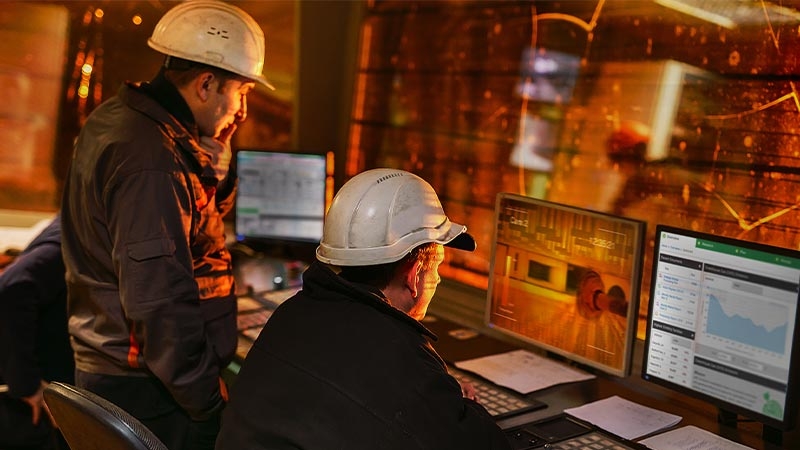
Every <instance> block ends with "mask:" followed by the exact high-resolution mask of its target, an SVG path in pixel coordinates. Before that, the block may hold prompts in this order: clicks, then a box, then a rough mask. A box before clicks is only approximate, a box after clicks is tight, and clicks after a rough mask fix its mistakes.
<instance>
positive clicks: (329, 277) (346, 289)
mask: <svg viewBox="0 0 800 450" xmlns="http://www.w3.org/2000/svg"><path fill="white" fill-rule="evenodd" d="M317 289H320V290H325V291H333V292H335V293H336V294H339V296H340V297H346V298H348V299H349V300H351V301H355V302H359V303H363V304H366V305H369V306H371V307H373V308H375V309H377V310H378V311H380V312H382V313H384V314H387V315H389V316H391V317H393V318H395V319H397V320H399V321H400V322H402V323H405V324H407V325H408V326H410V327H412V328H414V329H415V330H416V331H417V332H419V333H421V334H423V335H425V336H427V337H429V338H430V339H431V340H433V341H437V340H438V339H439V338H438V337H437V336H436V334H435V333H434V332H433V331H431V330H429V329H428V328H427V327H426V326H425V325H423V324H422V323H420V322H419V321H418V320H416V319H414V318H412V317H410V316H409V315H408V314H406V313H404V312H403V311H400V310H399V309H397V308H395V307H394V306H392V305H390V304H389V300H388V299H387V298H386V296H385V295H384V293H383V292H381V291H380V290H379V289H376V288H374V287H372V286H366V285H364V284H360V283H351V282H349V281H347V280H345V279H344V278H342V277H340V276H339V275H337V274H336V273H334V272H333V270H331V269H330V267H328V266H326V265H325V264H322V263H320V262H319V261H315V262H314V263H312V264H311V266H309V268H308V269H306V272H305V273H304V274H303V290H304V291H308V292H309V294H311V295H314V291H315V290H317ZM319 297H322V298H324V296H319Z"/></svg>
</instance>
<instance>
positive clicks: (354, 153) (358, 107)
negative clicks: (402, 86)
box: [345, 25, 372, 177]
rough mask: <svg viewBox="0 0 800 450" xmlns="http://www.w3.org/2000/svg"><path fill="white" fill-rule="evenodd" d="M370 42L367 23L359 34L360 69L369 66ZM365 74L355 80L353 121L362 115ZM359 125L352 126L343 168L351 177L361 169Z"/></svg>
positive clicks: (370, 33) (370, 37)
mask: <svg viewBox="0 0 800 450" xmlns="http://www.w3.org/2000/svg"><path fill="white" fill-rule="evenodd" d="M371 42H372V27H371V26H369V25H367V26H365V27H364V34H363V35H362V36H361V43H362V47H361V52H360V53H359V55H358V67H359V69H361V70H364V69H365V68H367V67H369V50H370V44H371ZM366 84H367V76H366V75H365V74H364V73H363V72H361V73H359V75H358V79H357V80H356V90H355V93H354V95H355V99H354V101H353V121H354V122H356V123H357V122H358V121H359V120H361V119H362V118H363V117H364V97H365V92H366ZM360 128H361V127H360V126H357V125H356V126H354V127H353V133H351V135H350V136H351V137H352V138H351V139H352V141H351V142H350V145H349V148H348V149H347V167H346V168H345V175H347V176H348V177H351V176H353V175H355V174H357V173H358V172H359V171H360V170H361V167H360V166H361V165H360V164H359V161H360V159H361V158H360V157H359V153H360V145H359V144H360V142H361V133H360V131H361V129H360Z"/></svg>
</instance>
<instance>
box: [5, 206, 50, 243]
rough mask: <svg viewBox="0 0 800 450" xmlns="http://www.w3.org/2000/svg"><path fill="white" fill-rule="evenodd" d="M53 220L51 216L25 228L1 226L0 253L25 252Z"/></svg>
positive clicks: (26, 225)
mask: <svg viewBox="0 0 800 450" xmlns="http://www.w3.org/2000/svg"><path fill="white" fill-rule="evenodd" d="M52 220H53V217H52V215H50V216H46V217H45V218H42V219H38V220H37V221H36V222H35V223H32V224H25V225H24V226H17V225H16V224H15V225H0V252H5V251H8V250H18V251H21V250H23V249H24V248H25V247H27V246H28V244H30V242H31V241H32V240H33V239H34V238H35V237H36V236H38V235H39V233H41V232H42V230H44V229H45V228H47V226H48V225H50V222H51V221H52Z"/></svg>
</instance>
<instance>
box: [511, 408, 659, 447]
mask: <svg viewBox="0 0 800 450" xmlns="http://www.w3.org/2000/svg"><path fill="white" fill-rule="evenodd" d="M504 433H505V435H506V439H508V442H509V443H510V444H511V448H512V449H513V450H532V449H547V450H578V449H587V450H639V449H646V447H644V446H643V445H641V444H637V443H635V442H631V441H626V440H624V439H621V438H618V437H615V436H612V435H611V434H607V433H604V432H602V431H600V430H598V429H596V428H594V427H592V426H591V425H585V424H583V423H578V422H577V421H575V420H572V419H571V418H569V417H567V416H566V415H564V414H560V415H557V416H555V417H550V418H547V419H541V420H538V421H535V422H532V423H529V424H526V425H522V426H519V427H516V428H511V429H509V430H505V431H504Z"/></svg>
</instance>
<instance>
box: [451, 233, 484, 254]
mask: <svg viewBox="0 0 800 450" xmlns="http://www.w3.org/2000/svg"><path fill="white" fill-rule="evenodd" d="M444 246H445V247H451V248H455V249H458V250H466V251H468V252H474V251H475V249H476V248H478V244H477V242H475V238H474V237H472V235H471V234H469V233H467V232H466V231H464V232H463V233H461V234H459V235H458V236H456V237H455V238H453V240H452V241H450V242H448V243H446V244H444Z"/></svg>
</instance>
